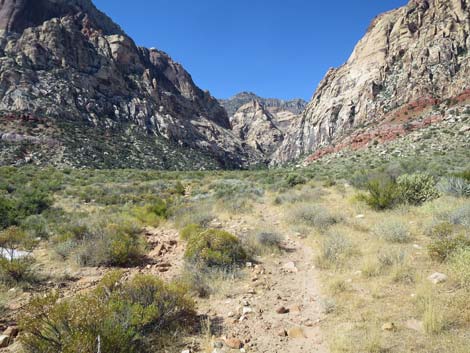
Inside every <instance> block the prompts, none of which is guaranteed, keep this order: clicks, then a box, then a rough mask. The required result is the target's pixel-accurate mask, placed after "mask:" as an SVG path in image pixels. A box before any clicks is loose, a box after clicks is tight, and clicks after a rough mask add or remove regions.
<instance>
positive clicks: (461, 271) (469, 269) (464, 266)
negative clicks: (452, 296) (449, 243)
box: [450, 240, 470, 291]
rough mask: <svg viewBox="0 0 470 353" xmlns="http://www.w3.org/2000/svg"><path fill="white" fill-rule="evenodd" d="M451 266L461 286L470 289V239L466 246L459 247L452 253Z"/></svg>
mask: <svg viewBox="0 0 470 353" xmlns="http://www.w3.org/2000/svg"><path fill="white" fill-rule="evenodd" d="M450 268H451V271H452V273H453V275H454V277H455V278H456V279H457V281H458V282H459V284H460V286H461V287H462V288H465V289H466V290H469V291H470V240H469V244H468V245H467V246H466V247H463V248H460V249H458V250H457V251H456V252H455V253H454V254H453V255H452V257H451V259H450Z"/></svg>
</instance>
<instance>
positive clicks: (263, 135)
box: [219, 92, 307, 162]
mask: <svg viewBox="0 0 470 353" xmlns="http://www.w3.org/2000/svg"><path fill="white" fill-rule="evenodd" d="M219 101H220V103H221V105H222V106H223V107H224V108H225V110H226V111H227V114H228V116H229V118H230V122H231V124H232V130H233V132H234V134H235V135H236V136H237V137H238V138H240V139H241V140H242V141H244V142H245V143H246V144H247V145H248V146H250V147H252V148H254V149H255V150H256V151H258V152H260V153H261V154H262V155H263V156H264V158H265V161H266V162H269V161H270V159H271V156H272V154H273V153H274V152H275V151H276V150H277V149H278V148H279V146H280V144H281V143H282V141H283V139H284V133H285V131H286V130H287V129H288V128H289V127H290V126H291V125H292V124H293V121H294V120H295V119H296V118H297V116H298V114H300V113H301V112H302V111H303V110H304V109H305V106H306V105H307V102H305V101H304V100H302V99H293V100H290V101H285V100H281V99H276V98H261V97H259V96H257V95H256V94H254V93H250V92H242V93H239V94H237V95H235V96H233V97H232V98H230V99H225V100H219Z"/></svg>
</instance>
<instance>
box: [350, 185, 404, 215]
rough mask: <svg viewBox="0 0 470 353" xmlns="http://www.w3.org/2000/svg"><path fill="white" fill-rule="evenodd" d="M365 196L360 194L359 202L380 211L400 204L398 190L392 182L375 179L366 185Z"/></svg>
mask: <svg viewBox="0 0 470 353" xmlns="http://www.w3.org/2000/svg"><path fill="white" fill-rule="evenodd" d="M366 188H367V191H368V193H367V194H361V195H360V196H359V200H362V201H365V202H366V203H367V204H368V205H369V206H370V207H372V208H373V209H375V210H378V211H381V210H385V209H389V208H393V207H394V206H396V205H397V204H398V203H399V202H400V196H401V195H400V190H399V188H398V185H397V183H396V182H394V181H393V180H387V179H375V180H371V181H369V182H368V183H367V186H366Z"/></svg>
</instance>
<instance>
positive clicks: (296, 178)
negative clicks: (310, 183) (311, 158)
mask: <svg viewBox="0 0 470 353" xmlns="http://www.w3.org/2000/svg"><path fill="white" fill-rule="evenodd" d="M306 182H307V179H306V178H304V177H303V176H301V175H299V174H296V173H292V174H288V175H287V176H286V178H285V183H286V185H287V186H288V187H290V188H292V187H294V186H297V185H303V184H305V183H306Z"/></svg>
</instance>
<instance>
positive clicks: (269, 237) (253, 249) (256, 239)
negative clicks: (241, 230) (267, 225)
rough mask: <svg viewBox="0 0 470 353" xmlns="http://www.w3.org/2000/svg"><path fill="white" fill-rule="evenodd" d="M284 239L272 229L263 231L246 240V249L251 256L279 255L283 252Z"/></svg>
mask: <svg viewBox="0 0 470 353" xmlns="http://www.w3.org/2000/svg"><path fill="white" fill-rule="evenodd" d="M282 241H283V237H282V235H280V234H279V233H277V232H276V231H273V230H271V229H261V230H258V231H256V232H254V233H253V234H251V235H249V236H248V237H247V238H246V239H245V240H244V244H245V248H246V249H247V252H248V253H249V254H250V257H251V256H255V255H266V254H277V253H280V252H281V250H282Z"/></svg>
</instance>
